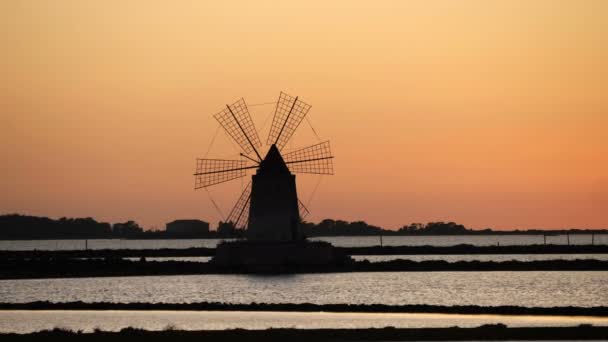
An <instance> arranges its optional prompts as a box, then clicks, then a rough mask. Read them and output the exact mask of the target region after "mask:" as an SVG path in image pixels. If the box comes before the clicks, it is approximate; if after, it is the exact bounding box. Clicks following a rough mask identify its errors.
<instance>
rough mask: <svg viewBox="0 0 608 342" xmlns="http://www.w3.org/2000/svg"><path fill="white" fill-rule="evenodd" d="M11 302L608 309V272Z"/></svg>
mask: <svg viewBox="0 0 608 342" xmlns="http://www.w3.org/2000/svg"><path fill="white" fill-rule="evenodd" d="M0 298H2V301H4V302H32V301H38V300H48V301H52V302H71V301H84V302H106V301H107V302H123V303H129V302H164V303H192V302H203V301H208V302H229V303H245V304H247V303H252V302H259V303H314V304H339V303H351V304H375V303H378V304H392V305H402V304H429V305H484V306H499V305H518V306H528V307H530V306H541V307H549V306H569V305H572V306H583V307H590V306H608V272H586V271H580V272H571V271H553V272H504V271H500V272H375V273H330V274H298V275H291V276H270V277H268V276H266V277H264V276H249V275H192V276H151V277H107V278H74V279H28V280H1V281H0Z"/></svg>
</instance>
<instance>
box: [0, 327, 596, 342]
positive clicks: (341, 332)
mask: <svg viewBox="0 0 608 342" xmlns="http://www.w3.org/2000/svg"><path fill="white" fill-rule="evenodd" d="M0 338H1V339H2V341H32V340H45V341H49V340H50V341H55V340H61V341H108V340H110V341H157V340H170V339H171V340H174V341H177V340H179V341H197V342H198V341H201V340H204V341H243V340H247V341H447V340H449V341H471V340H479V341H489V340H493V341H506V340H510V341H518V340H519V341H524V340H537V341H541V340H554V341H557V340H562V341H563V340H577V341H580V340H605V339H608V327H593V326H588V325H581V326H577V327H529V328H528V327H526V328H509V327H507V326H505V325H503V324H494V325H484V326H480V327H477V328H458V327H452V328H420V329H412V328H406V329H401V328H391V327H387V328H372V329H266V330H245V329H231V330H199V331H184V330H172V329H167V330H162V331H147V330H141V329H134V328H126V329H122V330H121V331H119V332H105V331H99V330H97V331H94V332H91V333H83V332H73V331H67V330H62V329H55V330H47V331H41V332H36V333H30V334H22V335H20V334H0Z"/></svg>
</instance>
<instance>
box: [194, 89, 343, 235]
mask: <svg viewBox="0 0 608 342" xmlns="http://www.w3.org/2000/svg"><path fill="white" fill-rule="evenodd" d="M310 108H311V106H310V105H309V104H307V103H305V102H303V101H301V100H300V99H299V98H298V97H297V96H296V97H293V96H290V95H288V94H286V93H284V92H281V93H280V95H279V99H278V101H277V103H276V108H275V112H274V117H273V120H272V125H271V127H270V132H269V134H268V138H267V139H266V145H267V146H269V148H268V149H267V152H266V154H265V157H264V158H262V155H261V154H260V150H261V149H262V143H261V142H260V138H259V136H258V132H257V130H256V128H255V125H254V124H253V121H252V120H251V115H250V114H249V110H248V108H247V105H246V103H245V100H244V99H242V98H241V99H240V100H238V101H236V102H235V103H233V104H231V105H226V108H224V109H223V110H222V111H220V112H219V113H217V114H215V115H214V118H215V119H216V120H217V121H218V122H219V123H220V125H221V126H222V127H223V128H224V130H225V131H226V132H227V133H228V135H229V136H230V137H231V138H232V139H233V140H234V141H235V142H236V143H237V144H238V145H239V146H240V148H241V150H242V151H241V153H240V155H241V156H243V157H244V158H246V160H226V159H197V163H196V172H195V173H194V176H195V189H201V188H206V187H209V186H213V185H216V184H220V183H224V182H228V181H231V180H235V179H238V178H241V177H245V176H246V174H247V170H249V169H256V173H255V174H254V175H253V176H252V177H251V178H252V179H251V182H249V183H248V184H247V186H246V187H245V189H244V191H243V192H242V194H241V195H240V196H239V198H238V200H237V202H236V204H235V205H234V207H233V208H232V210H231V211H230V214H229V215H228V218H227V220H226V221H228V222H232V223H233V224H234V226H235V227H236V228H240V229H246V236H247V238H248V239H249V240H254V241H294V240H299V239H301V238H302V236H301V234H300V233H299V232H298V222H299V221H300V219H301V218H303V217H305V216H306V215H307V214H308V209H307V208H306V207H305V206H304V204H303V203H302V201H300V200H299V199H298V195H297V189H296V179H295V175H294V174H293V173H313V174H321V175H332V174H333V164H332V159H333V158H334V157H333V156H332V154H331V149H330V144H329V141H324V142H321V143H318V144H315V145H312V146H308V147H304V148H301V149H297V150H294V151H291V152H288V153H285V154H281V151H282V149H283V148H284V147H285V145H286V144H287V142H288V141H289V140H290V138H291V137H292V136H293V134H294V133H295V131H296V130H297V128H298V126H299V125H300V123H301V122H302V120H303V119H304V117H305V116H306V114H307V113H308V111H309V110H310Z"/></svg>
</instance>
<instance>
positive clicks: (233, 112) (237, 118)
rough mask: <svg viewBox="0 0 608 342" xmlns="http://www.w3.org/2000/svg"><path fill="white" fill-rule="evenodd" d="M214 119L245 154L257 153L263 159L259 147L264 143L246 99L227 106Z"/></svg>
mask: <svg viewBox="0 0 608 342" xmlns="http://www.w3.org/2000/svg"><path fill="white" fill-rule="evenodd" d="M213 117H214V118H215V119H216V120H217V121H218V122H219V123H220V125H222V127H224V129H225V130H226V132H227V133H228V135H230V137H231V138H232V139H233V140H234V141H235V142H236V143H237V144H238V145H239V146H240V147H241V148H242V149H243V151H244V152H245V153H247V154H250V153H252V152H255V153H256V154H257V156H258V158H259V159H262V158H261V157H260V154H259V153H258V151H257V147H260V146H261V145H262V143H261V142H260V137H259V136H258V131H257V130H256V128H255V125H254V124H253V120H251V115H250V114H249V110H248V109H247V105H246V104H245V100H244V99H240V100H238V101H236V102H235V103H233V104H231V105H226V108H225V109H224V110H222V111H221V112H219V113H217V114H215V115H214V116H213Z"/></svg>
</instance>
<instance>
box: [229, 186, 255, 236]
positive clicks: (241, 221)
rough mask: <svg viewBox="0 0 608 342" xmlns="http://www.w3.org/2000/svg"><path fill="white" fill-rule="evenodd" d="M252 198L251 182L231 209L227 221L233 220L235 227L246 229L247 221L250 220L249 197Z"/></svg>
mask: <svg viewBox="0 0 608 342" xmlns="http://www.w3.org/2000/svg"><path fill="white" fill-rule="evenodd" d="M250 198H251V182H249V183H248V184H247V186H246V187H245V190H243V193H242V194H241V196H240V197H239V199H238V200H237V201H236V204H235V205H234V207H233V208H232V210H231V211H230V214H229V215H228V218H227V219H226V221H227V222H232V224H234V227H235V228H238V229H245V228H246V227H247V221H249V199H250Z"/></svg>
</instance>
